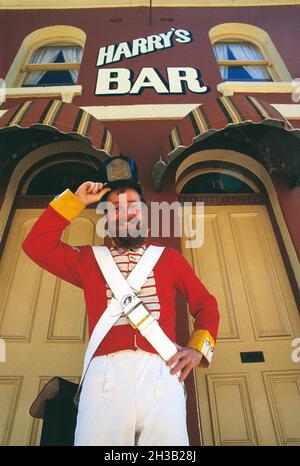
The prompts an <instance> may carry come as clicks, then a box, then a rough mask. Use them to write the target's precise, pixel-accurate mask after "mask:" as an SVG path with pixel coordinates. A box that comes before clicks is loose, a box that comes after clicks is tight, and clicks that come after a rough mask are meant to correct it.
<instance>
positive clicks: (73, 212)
mask: <svg viewBox="0 0 300 466" xmlns="http://www.w3.org/2000/svg"><path fill="white" fill-rule="evenodd" d="M49 205H51V207H52V208H53V209H54V210H56V212H58V213H59V214H60V215H62V216H63V217H65V218H66V219H67V220H69V221H71V220H73V218H75V217H77V215H79V214H80V212H82V211H83V209H84V208H85V206H86V205H85V203H84V202H82V201H81V200H80V199H78V197H77V196H75V194H73V193H72V191H70V189H66V190H65V191H64V192H63V193H62V194H61V195H60V196H59V197H57V198H56V199H53V201H51V202H50V204H49Z"/></svg>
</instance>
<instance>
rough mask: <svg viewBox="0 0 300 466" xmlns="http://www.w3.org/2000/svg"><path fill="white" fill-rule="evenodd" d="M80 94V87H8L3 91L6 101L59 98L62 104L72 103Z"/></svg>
mask: <svg viewBox="0 0 300 466" xmlns="http://www.w3.org/2000/svg"><path fill="white" fill-rule="evenodd" d="M81 94H82V86H80V85H74V86H41V87H39V86H38V87H8V88H6V89H5V97H6V99H20V98H24V97H57V96H59V97H61V100H62V101H63V102H67V103H72V101H73V99H74V97H75V96H77V95H81Z"/></svg>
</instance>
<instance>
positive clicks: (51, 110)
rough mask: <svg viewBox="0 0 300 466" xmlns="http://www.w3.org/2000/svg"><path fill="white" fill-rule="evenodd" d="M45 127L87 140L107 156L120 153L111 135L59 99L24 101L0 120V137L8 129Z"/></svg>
mask: <svg viewBox="0 0 300 466" xmlns="http://www.w3.org/2000/svg"><path fill="white" fill-rule="evenodd" d="M14 127H15V128H21V129H22V128H24V129H25V128H41V127H48V128H52V129H54V130H57V131H59V132H60V133H64V134H68V135H70V136H71V137H72V136H73V137H76V139H77V140H78V139H82V140H83V141H85V142H87V141H89V142H90V144H91V146H92V147H94V148H95V149H96V150H99V151H102V152H104V153H105V154H106V155H108V156H115V155H119V154H120V150H119V148H118V146H117V145H116V143H115V141H114V140H113V138H112V135H111V133H110V132H109V131H108V130H107V129H106V128H105V126H103V124H102V123H101V122H100V121H99V120H97V119H96V118H95V117H93V116H92V115H91V114H90V113H88V112H86V111H85V110H82V109H81V108H79V107H76V106H75V105H73V104H69V103H65V102H62V101H60V100H53V99H52V100H48V99H37V100H31V101H26V102H24V103H22V104H20V105H18V106H16V107H13V108H11V109H9V110H7V111H6V112H5V113H4V114H3V115H2V116H1V118H0V134H1V132H2V131H5V130H8V129H11V128H14Z"/></svg>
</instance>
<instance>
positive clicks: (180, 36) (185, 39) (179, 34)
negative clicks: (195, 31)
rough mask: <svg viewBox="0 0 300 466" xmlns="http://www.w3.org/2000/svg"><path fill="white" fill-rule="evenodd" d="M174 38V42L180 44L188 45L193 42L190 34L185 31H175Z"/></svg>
mask: <svg viewBox="0 0 300 466" xmlns="http://www.w3.org/2000/svg"><path fill="white" fill-rule="evenodd" d="M175 36H176V39H175V40H176V42H180V43H181V44H188V43H189V42H191V41H192V40H193V39H192V34H191V32H190V31H187V30H186V29H176V31H175Z"/></svg>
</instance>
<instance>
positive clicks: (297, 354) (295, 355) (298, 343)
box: [292, 338, 300, 362]
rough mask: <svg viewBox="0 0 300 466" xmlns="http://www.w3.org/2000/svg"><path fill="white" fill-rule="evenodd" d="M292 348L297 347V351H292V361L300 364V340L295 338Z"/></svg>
mask: <svg viewBox="0 0 300 466" xmlns="http://www.w3.org/2000/svg"><path fill="white" fill-rule="evenodd" d="M292 346H293V347H296V349H294V351H292V361H293V362H300V338H294V340H293V341H292Z"/></svg>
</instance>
